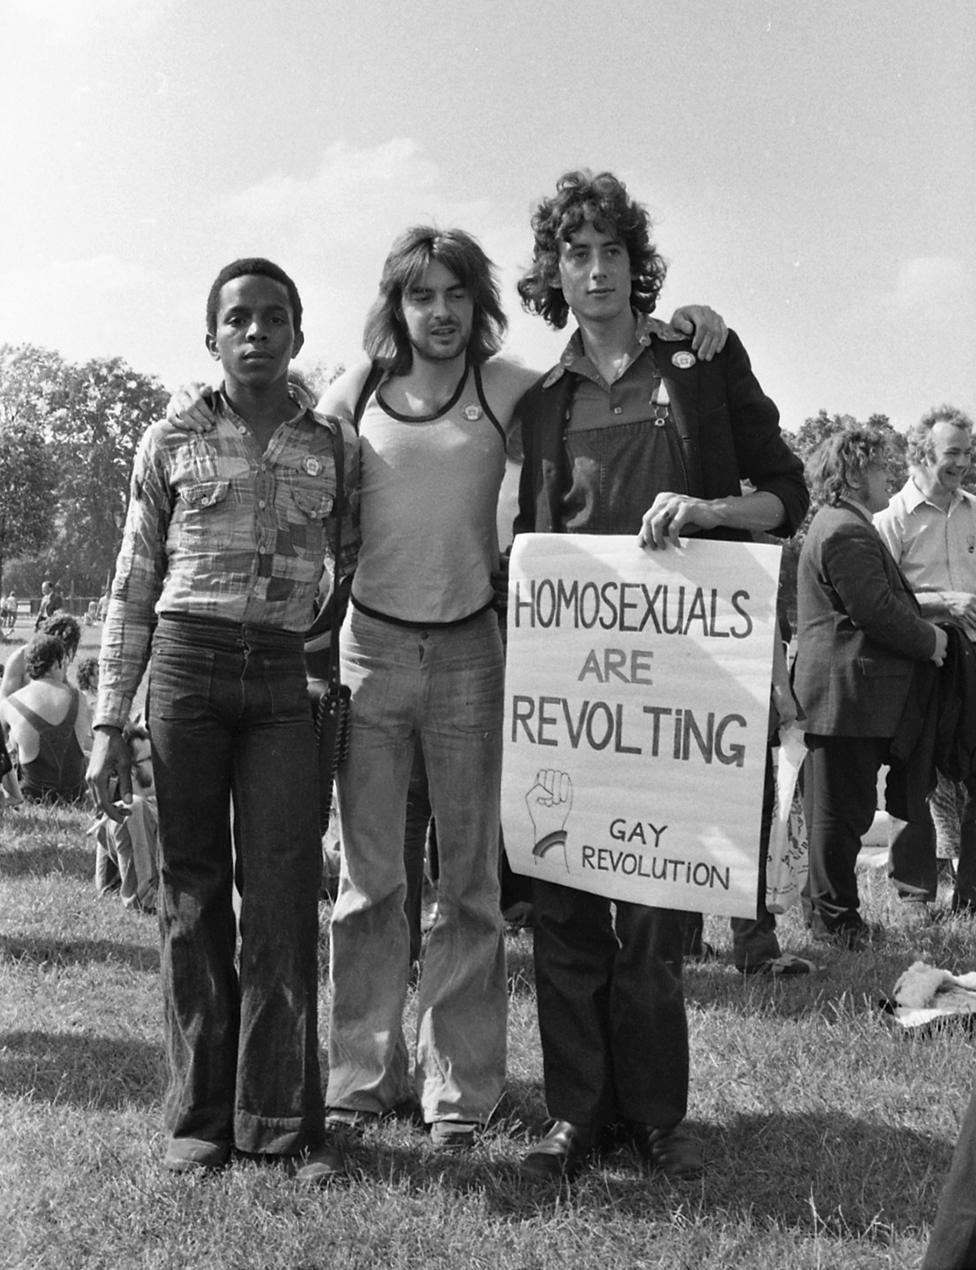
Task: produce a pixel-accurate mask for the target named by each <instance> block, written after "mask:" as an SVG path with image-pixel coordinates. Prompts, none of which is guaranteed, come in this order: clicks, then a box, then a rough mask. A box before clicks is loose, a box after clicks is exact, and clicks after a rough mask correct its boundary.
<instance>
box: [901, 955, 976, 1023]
mask: <svg viewBox="0 0 976 1270" xmlns="http://www.w3.org/2000/svg"><path fill="white" fill-rule="evenodd" d="M892 996H893V997H894V1000H895V1011H894V1014H895V1018H896V1019H897V1020H898V1022H899V1023H900V1024H901V1025H902V1027H919V1026H920V1025H921V1024H923V1023H931V1022H932V1020H933V1019H939V1018H944V1017H946V1016H948V1015H950V1014H976V971H970V973H969V974H965V975H953V974H950V973H949V971H948V970H939V969H938V968H937V967H935V966H930V965H928V964H927V963H926V962H924V961H916V962H914V963H913V964H912V965H911V966H909V967H908V969H907V970H906V971H905V973H904V974H903V975H902V976H901V978H900V979H899V980H898V982H897V983H896V984H895V988H894V992H893V993H892Z"/></svg>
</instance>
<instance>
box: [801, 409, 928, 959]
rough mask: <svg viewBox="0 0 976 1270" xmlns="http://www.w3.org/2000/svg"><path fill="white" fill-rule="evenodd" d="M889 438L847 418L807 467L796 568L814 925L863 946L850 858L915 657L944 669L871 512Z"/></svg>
mask: <svg viewBox="0 0 976 1270" xmlns="http://www.w3.org/2000/svg"><path fill="white" fill-rule="evenodd" d="M885 458H886V453H885V442H884V439H883V438H882V437H881V436H880V435H879V434H878V433H877V432H876V431H875V430H874V429H872V428H866V427H861V426H856V425H852V426H848V427H845V428H842V429H841V430H840V431H838V432H836V433H834V435H833V436H831V437H828V439H827V440H826V441H824V442H823V443H822V444H821V445H820V446H819V447H818V449H817V450H816V451H814V454H813V456H812V458H811V460H810V463H809V464H808V474H809V477H810V482H811V485H812V487H813V490H814V494H815V496H816V497H819V500H820V501H821V502H822V503H823V506H822V507H821V508H820V510H819V511H818V512H817V514H816V516H815V517H814V518H813V522H812V523H811V525H810V529H809V532H808V533H807V536H806V539H805V541H804V543H803V550H802V551H801V553H800V561H799V565H798V569H797V604H798V630H797V658H796V667H795V671H794V685H793V686H794V691H795V693H796V697H797V700H798V701H799V703H800V707H801V709H802V710H803V713H804V715H805V716H806V728H807V747H808V749H809V751H810V753H809V756H808V758H807V761H806V787H805V800H806V814H807V830H808V833H809V841H810V901H811V904H812V906H813V915H814V933H815V934H816V935H817V936H818V937H819V938H822V939H824V940H826V941H828V942H832V943H836V944H838V945H840V946H841V947H843V948H848V949H853V950H858V949H862V948H864V947H865V946H866V945H867V944H868V943H869V942H870V940H871V936H872V931H871V929H870V928H869V926H868V924H867V923H866V922H865V921H864V919H863V918H862V917H861V915H860V913H859V912H858V894H857V881H856V878H855V874H854V865H855V861H856V860H857V853H858V851H859V850H860V846H861V838H862V836H863V835H864V834H865V833H866V832H867V830H868V829H869V827H870V825H871V821H872V819H873V817H874V813H875V807H876V800H877V778H878V771H879V769H880V768H881V765H882V764H883V763H886V762H887V761H888V756H889V749H890V745H891V739H892V737H893V736H894V735H895V733H896V730H897V729H898V727H899V724H900V722H901V721H902V717H903V712H904V711H905V707H906V703H907V702H908V700H909V694H910V692H911V689H912V680H913V677H914V675H915V668H916V666H917V665H918V664H919V663H920V662H926V661H933V662H935V664H936V665H937V666H940V665H941V664H942V662H943V659H944V657H945V653H946V642H947V641H946V634H945V632H944V631H943V630H942V629H941V628H939V627H938V626H935V625H934V624H933V623H932V622H928V621H926V620H925V618H923V617H922V616H921V613H920V611H919V607H918V602H917V601H916V599H915V596H914V595H913V594H912V590H911V587H910V586H909V585H908V582H907V581H906V580H905V577H904V575H903V574H902V572H901V570H900V569H899V568H898V566H897V564H896V563H895V561H894V557H893V556H892V555H891V552H890V551H889V550H888V548H887V547H886V546H885V544H884V542H883V541H882V539H881V536H880V535H879V534H878V531H877V530H876V529H875V527H874V525H873V524H872V521H871V516H872V513H874V512H879V511H883V510H884V508H885V507H887V505H888V490H887V471H886V463H885Z"/></svg>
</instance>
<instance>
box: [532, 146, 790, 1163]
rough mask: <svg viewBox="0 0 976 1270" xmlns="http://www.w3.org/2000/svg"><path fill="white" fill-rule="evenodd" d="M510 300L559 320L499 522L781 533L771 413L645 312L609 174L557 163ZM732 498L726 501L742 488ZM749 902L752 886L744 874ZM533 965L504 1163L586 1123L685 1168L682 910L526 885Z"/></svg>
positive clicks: (782, 478) (742, 958)
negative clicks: (536, 1033)
mask: <svg viewBox="0 0 976 1270" xmlns="http://www.w3.org/2000/svg"><path fill="white" fill-rule="evenodd" d="M532 228H533V231H534V234H535V246H534V253H533V259H532V263H531V265H530V266H529V268H528V269H527V271H526V272H525V274H524V276H523V277H522V279H521V281H520V283H519V292H520V294H521V296H522V300H523V304H524V307H525V308H526V309H528V310H529V311H531V312H534V313H538V314H539V315H540V316H542V317H543V318H545V320H546V321H547V322H548V323H549V325H550V326H553V327H555V328H556V329H561V328H562V327H563V326H565V324H566V321H567V318H568V316H569V314H570V313H572V315H573V317H574V318H575V319H576V322H577V324H578V329H577V331H576V332H575V333H574V334H573V336H572V338H571V339H570V341H569V344H568V345H567V347H566V350H565V352H564V353H563V356H562V358H561V359H560V361H559V363H558V364H557V365H556V366H555V367H554V368H553V369H552V370H551V371H550V372H549V374H548V375H546V376H544V377H543V378H542V379H540V380H539V381H538V382H537V383H536V384H535V385H534V386H533V387H532V388H531V389H530V390H529V392H528V393H527V394H526V396H525V397H524V398H523V400H522V401H521V402H520V404H519V407H518V410H519V414H520V416H521V418H522V420H523V445H524V450H525V459H524V463H523V467H522V475H521V482H520V489H519V510H518V516H517V519H516V525H515V528H516V532H542V533H554V532H559V533H608V534H630V533H633V534H635V535H637V537H638V540H639V541H640V543H641V544H642V545H643V546H644V547H646V548H648V549H651V550H655V549H660V548H663V547H666V546H667V545H668V544H669V543H674V544H677V542H678V539H679V537H680V536H682V535H688V534H701V535H705V536H708V537H713V538H727V539H728V538H731V539H748V538H750V537H751V535H752V534H754V533H756V532H759V531H768V532H773V533H777V534H780V535H786V534H789V533H791V532H793V530H794V529H795V528H796V527H797V526H798V525H799V523H800V522H801V520H802V519H803V516H804V514H805V512H806V509H807V504H808V496H807V492H806V486H805V484H804V481H803V468H802V464H801V463H800V461H799V460H798V459H797V458H796V456H795V455H794V454H793V453H792V452H791V451H790V449H789V447H788V446H787V445H786V443H785V441H784V440H783V439H782V436H781V435H780V431H779V426H778V421H779V413H778V411H777V409H776V406H775V405H774V403H773V402H772V401H771V400H770V399H769V398H768V397H767V396H766V395H765V393H764V392H763V391H762V389H761V388H760V386H759V383H758V382H757V380H756V378H755V376H754V375H753V373H752V369H751V366H750V363H749V358H748V356H747V355H746V352H745V349H744V348H743V346H742V343H741V341H740V340H739V338H738V337H737V336H736V334H735V332H734V331H729V333H728V339H727V341H726V344H725V346H724V348H723V349H722V351H721V352H720V353H719V354H718V355H717V356H716V357H715V358H714V360H712V361H709V362H705V361H703V360H702V359H701V357H699V356H698V355H697V354H696V352H695V350H694V348H693V346H692V344H691V341H689V340H688V339H687V337H686V336H685V335H683V334H681V333H680V332H678V331H676V330H675V329H674V328H673V327H670V326H668V325H667V324H665V323H664V322H661V321H659V320H658V319H656V318H654V317H653V316H652V314H653V311H654V307H655V304H656V302H657V298H658V293H659V292H660V289H661V285H662V283H663V281H664V276H665V272H666V266H665V263H664V261H663V259H662V258H661V256H660V254H659V253H658V251H657V248H656V247H655V245H654V243H653V241H652V239H651V228H652V226H651V221H650V218H649V216H648V214H647V212H646V210H645V209H644V208H643V207H642V206H641V205H640V204H639V203H637V202H635V201H634V200H633V199H632V198H631V197H630V196H629V194H628V192H627V190H626V187H625V186H624V184H623V182H622V181H620V180H619V179H618V178H617V177H615V176H614V175H613V174H612V173H609V172H602V173H600V174H599V175H597V176H593V175H592V174H591V173H590V172H587V171H576V172H568V173H566V174H565V175H564V176H563V177H562V178H561V179H560V180H559V182H558V183H557V187H556V193H555V194H554V195H553V196H552V197H548V198H544V199H542V200H541V202H540V203H539V205H538V207H537V209H536V212H535V214H534V216H533V218H532ZM743 480H748V481H749V482H750V483H751V486H752V489H751V491H750V492H749V493H743V492H742V484H741V483H742V481H743ZM760 886H761V890H760V896H761V895H762V894H763V892H764V890H765V879H764V877H760ZM533 905H534V908H533V915H534V922H535V969H536V984H537V991H538V1009H539V1025H540V1033H541V1038H542V1051H543V1061H544V1069H545V1084H546V1099H547V1105H548V1110H549V1114H550V1116H552V1117H553V1121H554V1123H553V1125H552V1128H551V1129H550V1131H549V1133H548V1134H547V1135H546V1136H545V1137H544V1138H543V1139H542V1140H541V1142H539V1143H537V1144H536V1145H535V1146H534V1147H533V1148H532V1150H531V1151H530V1152H529V1153H528V1155H527V1156H526V1157H525V1159H524V1161H523V1169H524V1171H525V1172H526V1173H527V1174H529V1175H530V1176H534V1177H560V1176H566V1175H572V1174H573V1173H575V1172H577V1171H578V1170H579V1169H580V1168H581V1167H582V1165H583V1163H584V1161H585V1159H586V1156H587V1155H588V1153H589V1152H590V1150H591V1148H592V1147H594V1146H595V1145H596V1144H597V1143H598V1141H599V1139H600V1137H601V1134H602V1133H603V1131H604V1130H606V1128H607V1127H608V1126H610V1125H620V1126H622V1128H623V1130H624V1132H625V1135H626V1137H627V1138H628V1139H629V1140H630V1141H632V1142H633V1144H634V1146H635V1147H636V1148H637V1150H638V1152H639V1153H640V1154H641V1155H642V1156H643V1157H644V1158H645V1159H646V1160H647V1161H648V1162H650V1163H651V1165H652V1166H653V1167H655V1168H658V1169H661V1170H662V1171H664V1172H665V1173H666V1174H668V1175H669V1176H671V1177H674V1178H693V1177H697V1176H698V1175H699V1174H700V1173H701V1171H702V1153H701V1148H700V1146H699V1144H698V1143H697V1142H696V1141H695V1140H694V1139H692V1138H691V1137H690V1136H689V1135H688V1134H687V1133H686V1132H685V1131H684V1130H682V1129H681V1128H680V1125H681V1121H682V1120H683V1118H684V1115H685V1110H686V1107H687V1097H688V1031H687V1019H686V1015H685V1006H684V997H683V990H682V982H681V963H682V952H683V943H684V933H685V919H686V915H685V914H681V913H677V912H673V911H669V910H665V909H660V908H651V907H646V906H644V905H640V904H634V903H630V902H624V901H619V900H618V901H615V902H614V903H613V904H611V901H609V900H608V899H606V898H604V897H602V896H599V895H592V894H589V893H588V892H585V891H581V890H575V889H573V888H570V887H565V886H559V885H556V884H554V883H550V882H540V881H538V880H536V881H535V882H534V885H533ZM773 925H774V919H773V918H772V916H771V915H769V914H767V913H766V911H765V906H764V905H763V904H762V902H761V900H760V907H759V912H758V913H757V918H756V919H755V920H751V921H737V922H736V923H734V925H733V936H734V953H735V957H736V962H737V964H738V965H739V966H740V968H741V969H748V967H749V965H750V964H751V963H755V964H756V965H759V964H768V963H769V962H771V961H772V960H775V959H776V958H777V957H778V956H779V947H778V944H777V942H776V935H775V931H774V929H773Z"/></svg>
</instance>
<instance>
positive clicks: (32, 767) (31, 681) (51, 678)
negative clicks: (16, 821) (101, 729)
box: [0, 635, 91, 803]
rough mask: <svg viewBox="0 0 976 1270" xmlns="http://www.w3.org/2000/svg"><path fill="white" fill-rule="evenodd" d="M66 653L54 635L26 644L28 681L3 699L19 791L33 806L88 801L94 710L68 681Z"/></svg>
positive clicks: (0, 705)
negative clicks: (87, 772)
mask: <svg viewBox="0 0 976 1270" xmlns="http://www.w3.org/2000/svg"><path fill="white" fill-rule="evenodd" d="M67 661H68V658H67V654H66V653H65V650H64V645H63V644H62V643H61V641H60V640H59V639H58V638H57V637H56V636H54V635H35V636H34V638H33V639H32V640H31V641H30V643H29V644H28V645H27V652H26V655H25V668H26V671H27V677H28V682H27V683H26V684H25V685H24V687H23V688H19V689H18V690H17V691H16V692H15V693H13V694H12V695H11V696H9V697H4V698H3V699H2V700H0V721H2V724H3V727H4V730H5V733H6V738H7V744H8V745H11V744H12V745H13V746H14V747H16V751H17V759H18V762H19V764H20V792H21V794H22V795H23V797H24V798H26V799H27V800H28V801H31V802H59V803H75V802H80V801H81V800H82V799H83V798H84V797H85V764H86V755H85V751H86V750H87V749H88V748H89V747H90V739H91V711H90V709H89V706H88V702H87V701H86V700H85V697H84V695H83V694H82V693H80V692H79V691H78V689H77V688H72V687H71V685H70V684H68V683H67V682H66V679H65V674H66V667H67Z"/></svg>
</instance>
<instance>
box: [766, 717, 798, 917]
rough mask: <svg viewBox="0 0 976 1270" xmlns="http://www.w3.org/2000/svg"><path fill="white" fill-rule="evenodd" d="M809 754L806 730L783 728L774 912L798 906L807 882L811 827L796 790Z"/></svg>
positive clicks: (773, 853)
mask: <svg viewBox="0 0 976 1270" xmlns="http://www.w3.org/2000/svg"><path fill="white" fill-rule="evenodd" d="M806 754H807V747H806V746H805V745H804V743H803V731H802V729H801V728H799V727H797V726H796V725H795V724H794V725H791V726H789V727H785V728H782V729H781V730H780V743H779V759H778V763H777V766H776V801H775V804H774V807H773V824H772V828H771V830H770V833H769V854H768V857H767V860H766V908H767V909H768V910H769V911H770V912H771V913H785V912H786V910H787V909H788V908H789V907H790V905H791V904H796V903H797V902H798V901H799V898H800V892H801V891H802V890H803V888H804V886H805V885H806V881H807V872H808V868H809V853H808V850H807V828H806V822H805V820H804V818H803V803H802V801H801V799H800V797H799V791H798V790H797V787H796V782H797V777H798V776H799V774H800V768H801V767H802V766H803V760H804V759H805V758H806Z"/></svg>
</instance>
